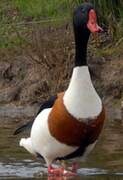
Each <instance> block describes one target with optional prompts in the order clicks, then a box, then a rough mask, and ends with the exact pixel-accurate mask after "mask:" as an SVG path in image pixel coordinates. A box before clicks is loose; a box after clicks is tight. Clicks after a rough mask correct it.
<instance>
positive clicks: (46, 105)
mask: <svg viewBox="0 0 123 180" xmlns="http://www.w3.org/2000/svg"><path fill="white" fill-rule="evenodd" d="M56 99H57V96H52V97H51V98H50V99H49V100H48V101H45V102H44V103H43V104H42V105H41V106H40V108H39V110H38V112H37V114H36V116H37V115H38V114H39V113H40V112H41V111H42V110H44V109H47V108H51V107H52V106H53V104H54V102H55V101H56ZM33 122H34V119H33V120H31V121H29V122H27V123H26V124H24V125H22V126H21V127H19V128H18V129H16V130H15V132H14V133H13V135H17V134H19V133H21V132H23V131H25V130H27V129H31V127H32V125H33Z"/></svg>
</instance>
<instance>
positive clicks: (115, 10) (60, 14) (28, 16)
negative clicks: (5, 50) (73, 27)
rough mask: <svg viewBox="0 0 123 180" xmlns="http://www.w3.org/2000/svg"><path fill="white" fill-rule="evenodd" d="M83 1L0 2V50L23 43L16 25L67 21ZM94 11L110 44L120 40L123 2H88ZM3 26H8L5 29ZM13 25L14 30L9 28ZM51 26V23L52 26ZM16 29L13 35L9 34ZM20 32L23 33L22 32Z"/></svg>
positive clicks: (122, 34)
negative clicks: (52, 20)
mask: <svg viewBox="0 0 123 180" xmlns="http://www.w3.org/2000/svg"><path fill="white" fill-rule="evenodd" d="M83 1H84V0H61V1H60V0H1V1H0V27H1V28H0V47H4V46H5V47H8V46H11V45H12V46H13V45H14V44H15V46H17V45H19V44H21V43H23V42H25V41H24V38H23V37H21V35H20V36H18V34H23V33H21V32H20V31H25V27H24V26H23V27H21V28H20V29H19V27H17V28H16V24H18V23H25V22H26V23H27V22H30V21H32V22H33V21H40V20H42V19H43V20H44V19H49V18H53V19H59V18H61V19H62V18H65V19H69V18H70V17H71V13H72V12H73V9H74V7H76V6H77V5H78V4H81V3H82V2H83ZM90 2H92V3H93V4H94V6H95V7H96V9H97V12H98V16H99V21H100V23H102V24H103V25H105V26H106V27H107V29H108V31H109V34H110V35H111V36H112V40H117V39H120V38H121V37H122V36H123V0H115V1H114V0H90ZM6 24H9V26H8V25H6ZM13 24H15V28H13V26H14V25H13ZM52 24H54V23H52ZM14 29H17V31H16V32H14V31H13V30H14ZM23 29H24V30H23Z"/></svg>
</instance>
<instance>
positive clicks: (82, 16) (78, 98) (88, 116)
mask: <svg viewBox="0 0 123 180" xmlns="http://www.w3.org/2000/svg"><path fill="white" fill-rule="evenodd" d="M93 20H94V23H93ZM73 25H74V35H75V52H76V53H75V67H74V69H73V73H72V77H71V80H70V83H69V86H68V88H67V90H66V91H65V92H62V93H60V94H58V95H57V96H55V97H54V98H51V100H50V101H48V102H46V103H44V105H43V106H41V108H40V110H39V112H38V114H37V117H36V118H35V120H34V121H31V123H30V122H29V123H27V125H24V126H22V127H21V128H20V129H18V130H17V131H16V133H15V134H17V133H18V132H21V131H23V129H24V128H25V127H28V125H29V127H31V126H32V128H31V133H30V137H29V138H27V139H22V140H21V141H20V145H21V146H24V147H25V148H26V149H27V150H28V151H29V152H31V153H32V154H38V155H41V156H42V157H43V158H44V159H45V161H46V163H47V165H48V166H49V167H50V165H51V164H52V163H53V161H54V160H57V159H59V160H62V159H63V160H66V159H71V158H75V157H81V156H84V155H87V154H88V152H89V151H90V150H92V148H93V147H94V145H95V143H96V142H97V139H98V137H99V134H100V132H101V130H102V127H103V123H104V119H105V110H104V106H103V104H102V101H101V99H100V97H99V95H98V94H97V92H96V90H95V88H94V86H93V84H92V81H91V77H90V73H89V68H88V66H87V58H86V55H87V43H88V39H89V35H90V33H91V32H99V31H100V30H101V28H100V27H99V26H98V25H97V24H96V13H95V11H94V9H93V6H92V5H91V4H90V3H83V4H82V5H81V6H79V7H78V8H77V9H76V11H75V12H74V16H73ZM49 169H51V170H52V168H49Z"/></svg>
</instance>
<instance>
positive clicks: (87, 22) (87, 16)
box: [73, 3, 103, 33]
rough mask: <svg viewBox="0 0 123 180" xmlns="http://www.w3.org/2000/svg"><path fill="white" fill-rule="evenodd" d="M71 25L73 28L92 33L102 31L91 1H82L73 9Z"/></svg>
mask: <svg viewBox="0 0 123 180" xmlns="http://www.w3.org/2000/svg"><path fill="white" fill-rule="evenodd" d="M73 25H74V29H75V30H77V29H78V30H85V31H89V32H92V33H95V32H101V31H103V29H102V28H101V27H100V26H98V24H97V16H96V11H95V9H94V7H93V5H92V4H91V3H83V4H81V5H80V6H79V7H78V8H77V9H76V10H75V11H74V15H73Z"/></svg>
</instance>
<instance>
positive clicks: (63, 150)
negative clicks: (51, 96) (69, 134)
mask: <svg viewBox="0 0 123 180" xmlns="http://www.w3.org/2000/svg"><path fill="white" fill-rule="evenodd" d="M50 111H51V108H49V109H46V110H43V111H42V112H41V113H40V114H39V115H38V116H37V118H36V119H35V121H34V124H33V126H32V130H31V141H32V146H33V148H34V150H35V151H36V152H37V153H39V154H41V155H42V156H43V157H44V159H45V160H46V162H47V164H48V165H49V164H51V163H52V161H53V160H55V159H56V158H57V157H64V156H66V155H68V154H70V153H72V152H73V151H75V150H76V149H77V147H72V146H68V145H65V144H62V143H60V142H58V141H57V140H56V139H55V138H54V137H52V136H51V134H50V132H49V129H48V115H49V113H50Z"/></svg>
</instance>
